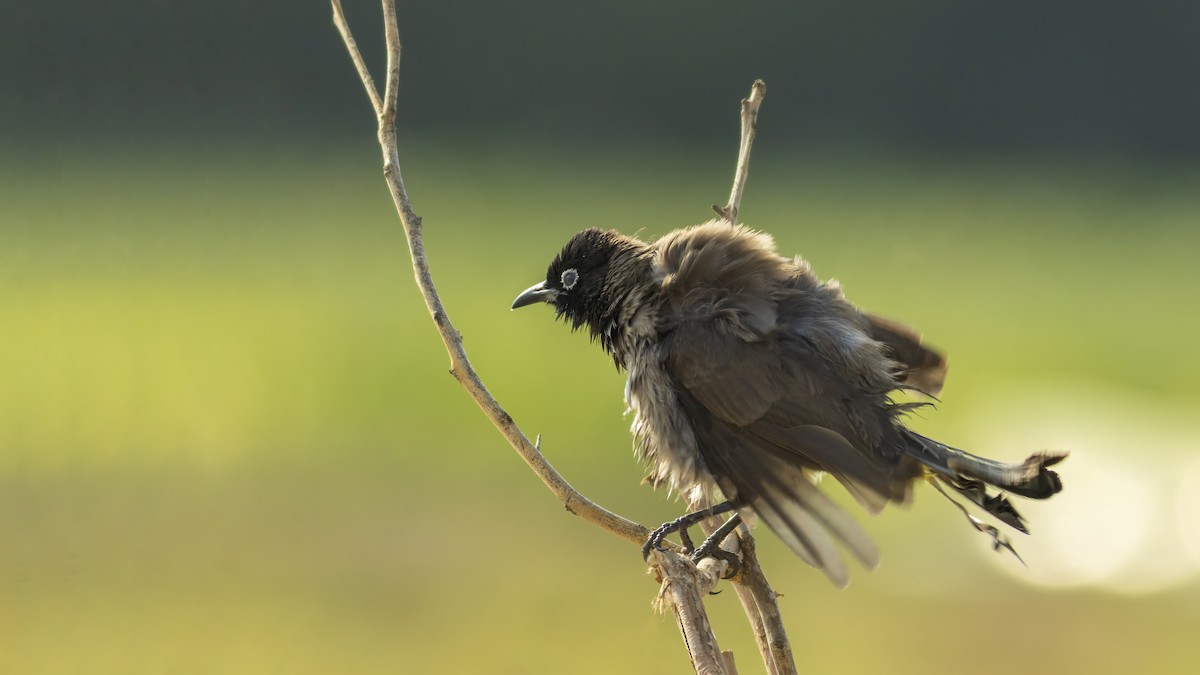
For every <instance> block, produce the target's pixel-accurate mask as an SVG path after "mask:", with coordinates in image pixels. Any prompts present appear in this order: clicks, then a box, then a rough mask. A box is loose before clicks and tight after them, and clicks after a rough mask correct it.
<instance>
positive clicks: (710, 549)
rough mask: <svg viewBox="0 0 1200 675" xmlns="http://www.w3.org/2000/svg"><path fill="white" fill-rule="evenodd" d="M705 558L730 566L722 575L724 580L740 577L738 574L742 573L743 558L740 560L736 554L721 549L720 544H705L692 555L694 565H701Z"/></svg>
mask: <svg viewBox="0 0 1200 675" xmlns="http://www.w3.org/2000/svg"><path fill="white" fill-rule="evenodd" d="M705 558H716V559H717V560H724V561H725V563H726V564H728V565H729V569H727V570H726V571H725V574H722V575H721V578H722V579H732V578H734V577H736V576H737V575H738V572H741V571H742V560H741V558H738V557H737V554H736V553H733V552H732V551H726V550H725V549H723V548H721V547H720V545H719V542H718V543H717V544H712V543H709V542H705V543H704V544H703V545H702V546H701V547H700V548H699V549H697V550H696V552H695V553H693V554H692V563H694V564H696V565H699V564H700V561H701V560H704V559H705Z"/></svg>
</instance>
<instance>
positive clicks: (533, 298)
mask: <svg viewBox="0 0 1200 675" xmlns="http://www.w3.org/2000/svg"><path fill="white" fill-rule="evenodd" d="M557 295H558V291H556V290H554V289H553V288H546V282H544V281H543V282H541V283H539V284H534V285H532V286H530V287H529V288H526V289H525V292H523V293H521V294H520V295H518V296H517V299H516V300H513V304H512V308H513V309H516V308H518V307H524V306H526V305H532V304H534V303H536V302H554V298H555V297H556V296H557Z"/></svg>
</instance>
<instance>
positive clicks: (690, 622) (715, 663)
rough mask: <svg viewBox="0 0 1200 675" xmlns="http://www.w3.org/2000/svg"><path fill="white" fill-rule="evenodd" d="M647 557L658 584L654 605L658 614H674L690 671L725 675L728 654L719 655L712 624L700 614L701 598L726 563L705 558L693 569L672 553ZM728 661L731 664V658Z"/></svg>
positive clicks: (691, 565) (698, 673)
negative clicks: (667, 610)
mask: <svg viewBox="0 0 1200 675" xmlns="http://www.w3.org/2000/svg"><path fill="white" fill-rule="evenodd" d="M650 556H651V559H652V560H653V564H654V571H655V572H656V573H657V574H658V575H659V581H661V582H662V585H661V586H660V587H659V591H658V597H657V598H655V601H654V605H655V607H656V608H657V609H658V610H660V611H662V610H666V609H670V610H671V612H672V613H674V614H675V618H676V619H678V621H679V632H680V633H681V634H682V635H683V644H684V646H686V647H687V651H688V658H690V659H691V661H692V668H694V669H695V670H696V673H697V675H700V674H702V673H703V674H705V675H728V674H729V670H728V669H727V668H726V667H725V664H726V657H725V655H724V654H728V652H725V653H722V652H721V648H720V647H718V646H717V638H716V635H715V634H714V633H713V629H712V624H710V623H709V621H708V614H707V613H706V612H705V611H704V596H705V595H706V594H708V593H709V592H710V591H712V589H713V588H714V587H715V586H716V585H717V581H718V580H719V579H720V578H721V573H722V572H721V570H722V569H723V566H724V565H726V563H725V562H724V561H720V562H719V563H718V561H715V560H714V559H713V558H705V559H704V560H702V561H701V562H700V565H699V566H697V565H694V564H693V563H692V561H691V560H689V559H687V558H685V557H683V556H681V555H679V554H677V553H675V552H673V551H652V552H651V553H650ZM728 658H729V660H730V661H732V658H733V656H732V654H730V655H729V657H728Z"/></svg>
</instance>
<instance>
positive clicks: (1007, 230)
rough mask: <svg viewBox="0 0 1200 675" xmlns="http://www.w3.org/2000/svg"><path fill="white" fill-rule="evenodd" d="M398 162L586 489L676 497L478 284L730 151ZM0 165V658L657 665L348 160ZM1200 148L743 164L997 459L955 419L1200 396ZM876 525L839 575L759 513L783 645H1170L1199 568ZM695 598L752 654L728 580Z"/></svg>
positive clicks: (374, 193)
mask: <svg viewBox="0 0 1200 675" xmlns="http://www.w3.org/2000/svg"><path fill="white" fill-rule="evenodd" d="M410 154H411V156H410V157H408V158H407V161H408V162H409V165H410V166H411V169H408V173H407V178H408V181H409V186H410V189H411V190H412V192H413V197H414V199H415V202H416V207H417V210H418V212H419V213H421V214H422V215H423V216H424V217H425V220H426V226H427V241H428V246H429V252H430V258H431V262H432V265H433V268H434V272H435V275H436V276H437V278H438V281H439V283H440V285H441V291H442V293H443V296H444V299H445V301H446V303H447V306H448V308H449V311H450V313H451V317H452V318H453V319H454V320H455V321H456V323H457V325H458V327H459V329H460V330H461V331H462V332H463V334H464V336H465V338H466V344H467V348H468V351H469V353H470V354H471V356H472V358H473V360H474V362H475V365H476V367H477V368H478V369H479V371H480V372H481V374H482V375H483V377H484V378H485V380H486V381H487V383H488V385H489V387H490V388H491V389H492V391H493V392H494V393H495V394H496V395H497V396H498V397H499V398H500V399H501V401H502V402H503V403H504V404H505V405H506V406H508V409H509V411H510V412H511V413H512V414H513V415H514V417H515V418H516V419H517V420H518V422H520V423H521V424H522V425H523V427H524V428H525V429H526V431H527V432H528V433H530V434H534V433H541V434H543V439H544V441H543V443H544V449H545V450H546V452H547V454H548V455H550V456H551V458H552V459H553V460H554V461H555V463H556V465H558V466H559V468H560V469H561V470H563V471H564V473H566V474H567V475H568V477H569V478H570V479H571V480H572V481H573V482H575V483H576V484H577V485H578V486H579V487H581V488H582V489H583V490H584V491H585V492H587V493H588V494H589V495H591V496H593V497H595V498H597V499H599V500H600V501H601V502H603V503H605V504H606V505H608V506H610V507H612V508H616V509H618V510H620V511H622V512H624V513H627V514H629V515H630V516H632V517H635V518H637V519H639V520H642V521H643V522H648V523H649V522H655V521H658V520H661V519H665V518H667V517H669V516H671V515H672V514H674V513H675V512H676V510H677V508H678V507H677V505H675V504H672V503H668V502H666V501H665V500H664V499H663V498H662V497H661V496H656V495H654V494H652V493H650V492H649V490H648V489H646V488H638V487H637V481H638V479H639V478H640V475H641V474H640V472H639V470H638V468H637V467H636V466H635V465H634V463H633V461H632V459H631V453H630V450H629V447H630V443H629V439H628V434H627V431H626V429H627V426H628V420H625V419H623V418H622V417H621V413H622V409H623V404H622V402H621V400H620V394H621V387H622V380H621V376H620V375H619V374H617V373H616V372H615V371H614V370H613V369H612V367H611V364H610V363H609V362H607V361H606V359H605V357H604V356H603V355H602V354H601V353H600V352H599V351H598V350H597V349H596V348H595V347H594V346H592V345H588V344H587V341H586V339H584V338H583V337H581V336H579V335H571V334H570V333H569V332H568V331H566V330H565V329H563V327H562V326H556V325H554V324H553V323H552V321H551V319H550V316H549V313H548V312H545V311H541V310H538V309H536V308H534V309H530V310H525V312H521V313H515V314H514V313H510V312H509V311H508V305H509V303H510V302H511V300H512V298H513V297H514V295H515V294H516V293H517V292H518V291H520V290H521V289H523V288H525V287H526V286H528V285H529V284H531V283H533V282H534V281H536V280H537V279H538V278H539V277H540V275H541V274H542V273H543V271H544V268H545V265H546V263H547V262H548V261H549V259H550V258H551V257H552V256H553V254H554V253H555V252H556V251H557V249H558V247H559V246H560V245H561V244H562V242H563V241H565V239H566V238H567V237H568V236H569V235H570V234H571V233H572V232H574V231H575V230H577V229H580V228H582V227H585V226H593V225H600V226H613V227H619V228H620V229H622V230H624V231H627V232H635V231H638V230H641V231H642V232H643V235H644V236H646V237H653V236H657V235H660V234H662V233H664V232H665V231H667V230H669V229H671V228H674V227H677V226H682V225H686V224H689V223H692V222H697V221H699V220H702V219H705V218H707V217H708V215H709V214H708V212H707V206H706V205H707V204H708V203H710V202H713V201H718V200H720V199H721V198H722V197H723V196H724V194H725V193H726V190H727V189H728V188H727V185H726V181H727V176H726V173H727V170H728V167H727V166H725V164H724V162H725V160H726V159H727V158H725V157H724V156H722V157H719V158H716V159H715V160H714V159H713V158H707V157H706V158H700V157H696V156H687V157H678V156H676V157H672V156H671V155H669V154H668V155H665V156H664V155H660V156H659V157H657V158H648V157H642V158H633V159H630V158H620V159H618V158H617V157H615V156H600V157H594V158H580V157H578V156H572V157H566V156H561V155H554V154H549V153H548V154H543V155H538V156H527V155H521V154H520V153H515V152H511V151H510V152H504V153H500V152H493V153H479V154H474V155H468V154H452V155H445V154H444V153H442V152H438V149H436V148H433V147H427V146H421V147H417V148H415V149H414V150H413V151H411V153H410ZM710 165H711V166H710ZM627 166H635V167H637V168H636V169H635V170H633V171H630V170H628V169H627V168H626V167H627ZM700 167H703V168H700ZM3 172H4V176H3V178H4V182H5V185H6V186H7V189H6V196H5V199H4V203H3V204H2V205H0V289H3V298H2V299H0V347H2V348H0V378H2V380H0V382H2V385H0V535H2V537H3V541H4V546H3V549H2V554H0V671H2V672H5V673H10V672H11V673H41V672H54V673H59V672H61V673H78V672H97V673H109V672H111V673H162V672H185V673H186V672H204V673H269V672H277V673H329V672H354V673H369V672H404V673H425V672H447V673H450V672H455V673H458V672H488V673H491V672H496V673H526V672H529V673H540V672H588V673H608V672H686V663H685V661H684V660H683V658H682V651H681V645H680V644H679V640H678V637H677V635H676V630H675V627H674V625H673V623H672V622H671V620H669V619H662V618H659V617H655V616H653V615H652V614H651V613H650V611H649V601H650V599H651V597H652V595H653V592H654V587H653V584H652V583H651V582H650V581H649V580H647V579H645V578H644V577H642V576H641V575H642V571H643V569H642V565H641V564H640V561H638V560H637V557H636V554H635V552H634V551H633V550H632V549H631V547H629V546H627V545H625V544H623V543H621V542H618V541H616V540H614V539H611V538H608V537H607V536H606V535H603V534H601V533H598V532H597V531H593V530H591V529H589V528H587V527H585V526H583V525H581V524H579V523H578V522H576V521H574V520H573V519H572V518H571V517H570V516H568V515H566V514H565V513H564V512H563V511H562V510H561V508H560V507H558V506H557V505H556V504H555V503H554V502H553V500H552V499H551V498H550V497H549V496H548V495H546V494H544V493H543V492H544V491H543V490H542V489H541V488H540V486H539V485H538V484H537V483H536V481H535V480H534V479H533V478H532V476H531V475H529V474H528V472H527V471H526V470H525V469H524V468H523V466H522V465H521V464H520V462H519V460H518V459H517V458H516V457H515V456H514V455H513V454H512V452H511V451H510V450H509V449H508V448H507V447H506V446H505V445H504V444H503V442H502V441H501V440H500V439H499V437H498V436H497V435H496V434H495V433H494V432H493V431H492V430H491V429H490V428H489V427H488V425H487V423H486V422H485V421H484V420H483V418H482V417H481V416H480V415H479V414H478V413H477V411H476V410H475V409H474V405H473V404H472V403H471V402H470V401H469V400H468V399H467V397H466V396H465V395H464V394H463V393H462V392H461V390H460V389H459V388H458V387H457V385H456V384H455V382H454V381H453V379H452V378H450V377H449V376H448V375H447V374H446V367H447V363H446V359H445V356H444V354H443V352H442V350H441V346H440V343H439V342H438V340H437V338H436V335H435V333H434V330H433V327H432V324H431V322H430V321H429V320H428V318H427V317H426V316H425V315H424V313H423V312H424V310H423V306H422V304H421V302H420V299H419V297H418V295H417V293H416V290H415V287H414V285H413V283H412V280H411V272H410V270H409V267H408V262H407V252H406V250H405V248H404V241H403V237H402V235H401V233H400V230H399V225H398V223H397V222H396V220H395V218H394V215H393V212H392V209H391V205H390V203H389V202H388V200H387V195H386V191H385V189H384V186H383V184H382V180H381V179H380V177H379V173H378V171H377V169H376V159H375V156H374V155H372V154H370V153H369V152H364V153H363V154H362V155H361V156H352V155H349V154H345V153H342V154H338V153H322V154H318V155H317V156H316V157H312V156H304V157H300V156H281V155H271V154H265V155H258V156H251V155H249V154H245V155H238V154H222V153H219V152H215V151H213V152H207V153H197V154H193V155H190V156H184V155H176V154H170V153H158V154H146V155H126V156H120V157H117V158H115V159H114V158H112V157H107V158H105V159H104V160H103V161H102V160H101V159H100V157H99V156H86V157H81V158H75V159H71V160H67V161H65V162H62V163H59V162H54V161H45V160H43V161H40V162H37V161H35V162H34V164H33V165H32V166H19V165H18V164H17V163H15V161H14V162H13V163H12V164H10V165H8V166H6V167H4V169H3ZM1198 176H1200V174H1197V173H1196V172H1195V171H1191V172H1187V171H1168V170H1156V171H1148V170H1134V169H1111V168H1109V169H1104V170H1100V169H1079V168H1070V167H1045V166H1042V167H1038V166H1024V165H1013V166H999V165H996V166H979V165H974V166H962V165H957V166H937V165H921V166H915V167H914V166H909V165H901V164H892V165H877V166H864V165H855V164H848V163H841V164H832V165H828V164H824V163H815V162H809V163H801V162H797V161H794V160H791V159H789V158H787V157H782V156H772V155H770V154H769V153H766V154H764V158H763V159H762V160H760V161H759V162H758V163H756V165H755V170H754V172H753V174H752V180H751V184H750V189H749V191H748V193H747V196H746V202H745V205H744V209H743V216H744V219H745V220H746V221H747V222H748V223H749V224H751V225H752V226H756V227H760V228H763V229H766V230H768V231H770V232H772V233H773V234H775V236H776V238H777V240H778V241H779V243H780V247H781V249H782V250H784V251H788V252H798V253H803V254H804V255H806V256H807V257H808V258H809V259H810V260H812V261H813V263H814V265H815V267H816V269H817V271H818V272H819V273H821V274H822V275H825V276H837V277H838V278H839V279H841V280H842V282H843V284H844V285H845V287H846V289H847V293H848V294H849V296H850V297H851V298H852V299H853V300H855V301H856V302H857V303H858V304H860V305H861V306H863V307H865V308H869V309H871V310H874V311H878V312H880V313H883V314H886V315H890V316H895V317H899V318H903V319H905V320H907V321H910V322H912V323H914V324H915V325H918V326H920V327H921V328H922V329H923V330H924V331H925V333H926V334H927V335H928V336H929V337H930V339H931V340H932V341H933V342H934V343H935V344H938V345H940V346H942V347H944V348H946V349H947V351H949V352H950V354H951V357H952V364H953V368H952V371H951V380H950V384H949V386H948V388H947V390H946V392H945V398H946V402H945V404H944V405H943V406H942V409H941V410H940V411H938V412H936V413H930V414H927V415H925V418H926V419H924V420H918V422H917V424H919V425H920V426H921V427H922V428H923V429H925V430H927V431H929V432H930V433H936V434H937V435H940V436H945V437H948V439H949V440H953V441H955V442H962V443H963V444H964V445H966V444H970V443H975V444H976V445H980V444H982V445H983V446H984V447H982V448H980V449H981V450H984V451H988V452H991V453H994V454H1000V455H1003V456H1005V457H1008V458H1015V457H1018V456H1020V455H1021V453H1023V452H1027V451H1028V450H1031V449H1036V448H996V447H994V446H989V445H988V443H987V439H985V438H977V437H974V436H972V429H971V428H970V426H969V425H968V424H967V422H966V421H965V419H966V411H967V410H969V409H971V408H972V406H973V405H976V404H977V403H978V402H979V401H981V400H986V399H987V397H988V396H989V394H990V392H994V391H1011V390H1012V389H1013V388H1016V387H1021V386H1026V385H1027V384H1028V383H1031V382H1033V383H1037V382H1068V383H1073V384H1076V385H1078V386H1083V387H1089V386H1093V385H1094V386H1096V387H1102V388H1105V389H1106V390H1115V391H1120V392H1124V393H1126V394H1128V395H1130V396H1138V397H1142V398H1143V399H1145V400H1148V401H1152V402H1159V403H1161V404H1162V405H1164V406H1172V407H1177V408H1181V409H1187V408H1189V407H1190V408H1191V409H1194V407H1195V404H1196V403H1198V402H1200V396H1198V395H1197V394H1196V393H1195V389H1194V385H1193V383H1194V382H1196V381H1197V380H1198V378H1200V360H1198V359H1196V358H1195V356H1194V354H1193V353H1192V351H1193V349H1192V347H1193V343H1194V342H1195V340H1194V339H1193V337H1192V336H1194V335H1196V334H1197V333H1198V330H1200V318H1198V316H1197V312H1196V311H1195V310H1194V304H1195V301H1196V300H1195V299H1196V297H1197V292H1198V291H1200V275H1197V274H1196V272H1195V271H1194V270H1195V264H1194V262H1193V257H1194V255H1195V251H1197V250H1200V189H1198V188H1200V180H1198ZM1013 423H1014V424H1016V423H1019V420H1014V421H1013ZM972 447H974V446H972ZM1131 452H1136V453H1138V454H1142V455H1145V456H1147V457H1149V456H1153V455H1154V453H1155V452H1156V449H1155V448H1153V447H1146V448H1131ZM1068 471H1069V469H1068ZM1068 475H1069V474H1068ZM1068 485H1069V483H1068ZM1114 493H1117V494H1119V486H1114ZM869 527H870V529H871V530H872V531H873V532H874V533H876V535H877V536H878V537H879V539H880V540H881V542H882V545H883V548H884V551H885V555H886V561H885V564H884V567H883V568H882V569H881V570H880V571H878V572H877V573H876V574H874V575H868V574H866V573H860V574H858V575H856V580H855V584H854V586H853V587H852V588H851V590H850V591H847V592H836V591H833V590H831V589H829V588H827V587H826V585H825V582H824V581H823V580H822V579H821V577H820V575H818V574H815V573H812V572H811V571H809V570H807V569H804V568H803V566H802V565H801V564H799V563H797V562H795V561H794V560H792V559H791V558H790V557H789V556H788V554H787V553H786V552H785V551H783V550H781V549H780V548H779V547H778V546H777V545H776V544H775V543H774V542H773V541H771V540H770V539H769V537H764V538H763V539H764V550H765V553H764V555H766V556H767V560H768V572H769V573H770V575H771V578H772V580H773V581H776V583H777V585H778V587H779V589H780V590H781V591H782V592H784V593H785V594H786V595H787V597H786V598H785V599H784V611H785V613H786V615H787V617H788V621H789V628H790V630H791V632H792V636H793V639H794V641H795V642H796V644H797V649H798V652H800V653H802V654H803V655H804V656H803V657H802V658H803V660H804V661H805V663H806V666H805V669H806V670H808V671H809V672H883V671H885V670H886V671H887V672H912V673H927V672H947V673H949V672H958V671H960V670H964V669H969V670H971V671H972V672H977V673H1002V672H1011V670H1012V669H1013V668H1014V667H1018V668H1023V667H1025V666H1024V665H1021V664H1026V665H1027V664H1029V663H1036V664H1038V665H1037V667H1036V668H1035V670H1037V671H1038V672H1096V673H1106V672H1111V673H1123V672H1128V671H1129V670H1130V669H1132V668H1138V669H1139V670H1141V671H1144V672H1172V671H1174V672H1190V669H1189V667H1188V666H1187V659H1189V658H1190V659H1191V663H1192V665H1194V651H1192V650H1191V642H1190V641H1191V640H1192V637H1191V636H1192V634H1193V632H1194V630H1193V629H1194V625H1195V621H1196V615H1195V613H1194V607H1195V601H1196V600H1197V597H1196V593H1195V589H1194V587H1191V588H1188V589H1185V590H1183V591H1177V592H1176V593H1173V594H1161V595H1157V596H1150V597H1148V598H1144V599H1140V598H1139V599H1126V598H1122V597H1118V596H1109V595H1100V594H1094V593H1086V592H1075V593H1066V592H1051V591H1037V590H1033V589H1029V588H1026V587H1024V586H1022V585H1020V584H1018V583H1016V582H1013V581H1010V580H1008V579H1007V578H1004V577H1000V576H998V575H996V574H995V573H993V572H990V571H988V570H987V569H986V568H983V567H981V566H980V565H979V564H978V556H974V555H971V554H972V553H973V548H974V547H975V546H976V545H978V546H982V544H983V543H982V542H980V541H976V539H975V535H973V534H972V533H971V532H969V531H968V530H967V528H966V527H965V526H964V525H963V523H961V522H960V521H959V520H958V516H957V515H955V514H953V513H952V512H950V511H949V510H948V509H947V508H945V507H944V505H942V504H939V503H937V502H936V501H935V500H932V499H929V498H921V499H919V500H918V504H917V506H916V508H914V509H913V511H912V512H911V513H905V512H902V511H901V512H889V513H888V514H886V515H885V516H884V517H883V518H879V519H874V520H872V521H871V522H870V523H869ZM1181 594H1182V595H1181ZM712 604H713V606H714V607H715V610H714V611H715V614H716V616H715V620H716V622H717V626H718V630H719V631H720V636H721V637H722V641H723V646H725V647H726V648H733V649H734V650H735V651H736V652H737V654H738V659H739V663H740V665H741V668H742V670H743V672H755V670H756V669H757V668H758V664H757V663H756V657H755V656H754V649H753V643H752V641H751V639H750V637H749V636H748V635H747V634H746V631H745V629H744V627H743V626H742V625H741V624H740V622H739V619H738V616H739V612H738V610H737V609H736V601H735V599H734V598H733V595H732V593H726V594H724V595H722V596H721V597H718V598H715V599H714V602H713V603H712ZM1189 655H1191V656H1189ZM1014 664H1015V665H1014Z"/></svg>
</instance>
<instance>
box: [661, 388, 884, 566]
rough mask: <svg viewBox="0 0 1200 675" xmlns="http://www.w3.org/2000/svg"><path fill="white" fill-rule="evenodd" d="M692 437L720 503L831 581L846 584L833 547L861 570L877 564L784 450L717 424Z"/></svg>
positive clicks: (865, 540) (853, 525) (858, 534)
mask: <svg viewBox="0 0 1200 675" xmlns="http://www.w3.org/2000/svg"><path fill="white" fill-rule="evenodd" d="M685 398H686V397H685ZM692 403H693V404H694V405H698V403H695V402H694V401H692ZM686 405H687V404H686V403H685V406H686ZM688 407H690V406H688ZM697 438H698V441H699V443H700V447H701V452H702V453H703V455H704V458H705V460H706V461H707V463H708V466H709V469H710V470H711V471H712V473H713V475H714V477H715V478H716V480H717V483H718V486H719V487H720V488H721V491H722V492H723V493H725V496H726V498H729V499H733V500H735V501H736V503H738V504H739V505H740V508H739V510H740V511H741V512H742V513H743V516H744V517H746V518H751V517H753V516H757V517H758V518H759V519H761V520H762V521H763V522H764V523H766V525H767V526H768V527H770V528H771V531H772V532H774V533H775V535H776V536H778V537H779V539H780V540H781V541H783V542H784V543H785V544H787V546H788V548H790V549H791V550H792V551H793V552H794V553H795V554H796V555H797V556H798V557H799V558H800V559H801V560H804V561H805V562H807V563H808V564H810V565H812V566H813V567H815V568H817V569H820V570H822V571H823V572H824V573H825V574H826V576H828V577H829V579H830V581H831V582H833V583H834V584H836V585H838V586H845V585H846V584H847V583H848V581H849V573H848V571H847V569H846V563H845V561H844V560H843V559H842V556H841V554H840V553H839V551H838V546H837V544H838V543H840V544H841V545H842V546H844V547H845V548H846V550H847V551H849V552H850V554H851V555H853V556H854V557H855V558H856V559H857V560H858V561H859V562H860V563H861V564H862V565H863V566H865V567H867V568H869V569H873V568H874V567H876V566H877V565H878V564H879V551H878V549H877V548H876V547H875V544H874V542H872V541H871V538H870V537H869V536H868V535H867V534H866V532H864V531H863V530H862V528H861V527H860V526H859V525H858V523H857V522H855V521H854V519H853V518H851V517H850V516H849V515H848V514H847V513H846V512H845V511H843V510H842V509H841V508H839V507H838V506H837V505H836V504H834V503H833V501H832V500H830V499H829V497H827V496H826V495H825V494H824V493H823V492H822V491H821V490H820V489H819V488H818V487H817V486H816V485H815V484H814V483H813V479H812V476H811V474H810V472H808V471H806V470H805V469H804V468H802V467H801V465H800V464H799V463H798V462H796V461H795V457H794V456H793V455H792V454H791V451H790V450H787V449H783V448H780V447H779V446H777V445H775V444H774V443H772V442H770V441H768V440H767V439H765V438H763V437H761V436H756V435H754V434H747V433H744V432H742V431H737V430H734V429H732V428H730V427H729V426H728V425H726V424H724V423H721V422H719V421H714V422H713V423H712V424H710V425H708V426H706V428H705V429H704V432H703V433H701V434H698V436H697Z"/></svg>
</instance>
